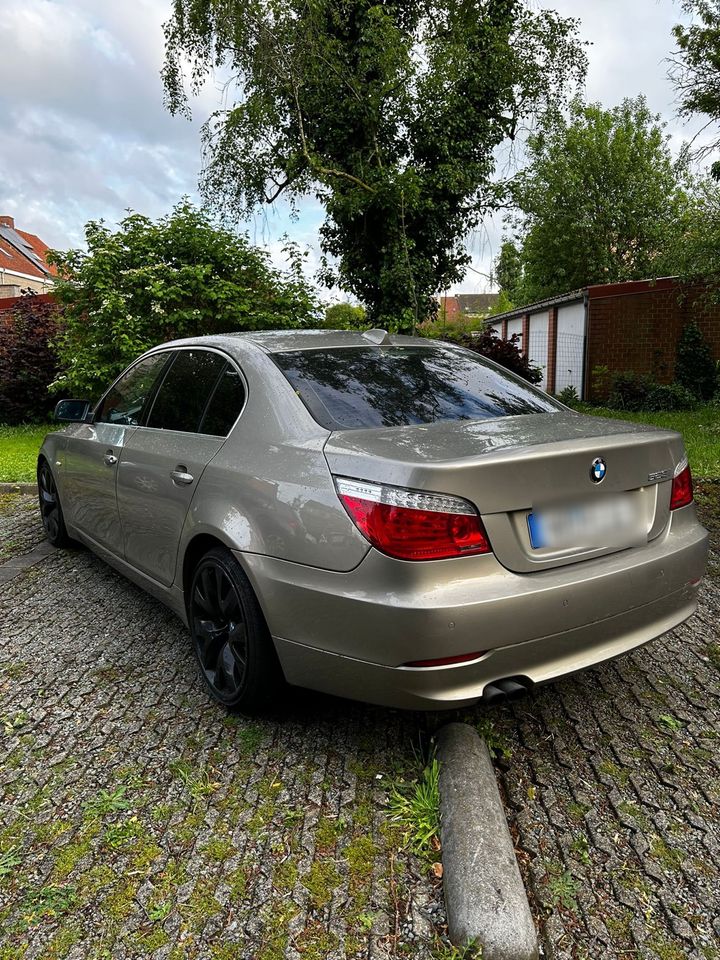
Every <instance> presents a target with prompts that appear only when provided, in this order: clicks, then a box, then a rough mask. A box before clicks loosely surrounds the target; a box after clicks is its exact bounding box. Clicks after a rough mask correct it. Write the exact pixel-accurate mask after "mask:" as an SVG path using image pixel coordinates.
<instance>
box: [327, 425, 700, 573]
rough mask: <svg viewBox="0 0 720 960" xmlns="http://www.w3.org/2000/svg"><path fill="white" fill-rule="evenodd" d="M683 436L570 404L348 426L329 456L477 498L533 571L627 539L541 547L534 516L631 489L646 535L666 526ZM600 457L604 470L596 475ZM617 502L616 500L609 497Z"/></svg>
mask: <svg viewBox="0 0 720 960" xmlns="http://www.w3.org/2000/svg"><path fill="white" fill-rule="evenodd" d="M683 455H684V448H683V442H682V438H681V436H680V435H679V434H677V433H674V432H672V431H665V430H658V429H656V428H654V427H650V426H646V425H643V424H634V423H627V422H623V421H618V420H608V419H603V418H593V417H586V416H581V415H579V414H575V413H573V412H570V411H568V412H567V413H565V412H559V413H552V414H529V415H523V416H512V417H501V418H497V419H494V420H485V421H455V422H452V423H448V422H444V423H433V424H428V425H418V426H410V427H390V428H380V429H368V430H345V431H338V432H335V433H333V434H331V435H330V437H329V438H328V441H327V443H326V445H325V456H326V458H327V461H328V464H329V466H330V470H331V471H332V473H333V474H335V475H339V476H347V477H353V478H357V479H363V480H373V481H376V482H382V483H387V484H393V485H396V486H401V487H410V488H413V489H418V490H427V491H433V492H438V493H447V494H454V495H457V496H461V497H464V498H465V499H467V500H469V501H471V502H472V503H474V504H475V506H476V507H477V509H478V511H479V512H480V514H481V516H482V518H483V521H484V523H485V527H486V529H487V532H488V535H489V537H490V542H491V544H492V547H493V551H494V553H495V554H496V556H497V558H498V560H499V561H500V562H501V563H502V564H504V565H505V566H506V567H508V568H509V569H511V570H514V571H517V572H531V571H536V570H540V569H543V568H546V567H551V566H558V565H560V564H564V563H571V562H576V561H578V560H580V559H589V558H590V557H594V556H598V555H601V554H602V553H609V552H612V551H614V550H617V549H621V548H622V547H623V546H628V545H629V543H628V542H627V541H626V540H625V539H623V537H622V536H619V537H618V538H617V539H613V542H608V543H605V544H594V545H593V546H590V547H588V546H587V545H584V546H583V545H580V544H578V545H576V546H574V547H573V546H570V547H567V546H566V547H565V548H563V549H549V548H539V549H537V548H534V547H533V546H532V543H531V540H530V533H529V529H528V515H529V514H530V513H533V512H534V511H537V510H538V508H540V509H541V510H542V509H553V508H558V507H562V506H563V505H566V506H569V505H574V504H586V503H592V502H595V501H596V500H597V498H600V497H604V498H608V495H611V494H614V495H616V496H617V495H624V497H626V498H628V500H629V502H630V504H631V510H632V513H633V515H634V516H637V518H638V526H639V527H640V528H641V529H642V533H643V537H642V538H643V539H645V540H647V539H652V538H654V537H655V536H657V535H658V534H659V533H660V532H661V531H662V530H663V529H664V527H665V525H666V524H667V520H668V515H669V502H670V487H671V483H672V477H673V472H674V470H675V467H676V466H677V465H678V463H679V462H680V461H681V459H682V457H683ZM596 458H602V459H603V460H604V462H605V465H606V470H607V472H606V475H605V477H604V479H603V480H602V482H600V483H595V482H593V480H592V479H591V476H590V473H591V465H592V463H593V461H594V460H595V459H596ZM608 502H609V499H608Z"/></svg>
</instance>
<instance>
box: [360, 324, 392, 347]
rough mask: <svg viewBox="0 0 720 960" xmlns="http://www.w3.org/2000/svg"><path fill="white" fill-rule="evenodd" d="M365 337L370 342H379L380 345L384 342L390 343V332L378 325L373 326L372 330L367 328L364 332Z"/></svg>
mask: <svg viewBox="0 0 720 960" xmlns="http://www.w3.org/2000/svg"><path fill="white" fill-rule="evenodd" d="M363 337H365V339H366V340H369V341H370V343H376V344H378V346H381V345H382V344H384V343H390V334H389V333H388V332H387V330H380V329H379V328H377V327H375V328H373V329H372V330H366V331H365V332H364V333H363Z"/></svg>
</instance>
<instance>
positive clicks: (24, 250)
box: [0, 216, 55, 298]
mask: <svg viewBox="0 0 720 960" xmlns="http://www.w3.org/2000/svg"><path fill="white" fill-rule="evenodd" d="M48 249H49V247H48V246H47V244H45V243H43V241H42V240H41V239H40V237H36V236H35V234H34V233H27V232H26V231H25V230H19V229H18V228H16V226H15V221H14V219H13V218H12V217H8V216H0V298H4V297H17V296H19V295H20V293H21V292H22V291H24V290H33V291H34V292H36V293H47V292H48V291H49V290H50V289H51V288H52V285H53V277H54V275H55V268H54V267H52V266H50V264H48V262H47V259H46V256H47V252H48Z"/></svg>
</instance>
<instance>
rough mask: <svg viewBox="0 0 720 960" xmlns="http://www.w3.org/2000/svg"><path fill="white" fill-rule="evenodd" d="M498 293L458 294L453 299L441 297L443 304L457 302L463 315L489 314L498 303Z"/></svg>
mask: <svg viewBox="0 0 720 960" xmlns="http://www.w3.org/2000/svg"><path fill="white" fill-rule="evenodd" d="M498 296H499V294H497V293H456V294H455V295H454V296H451V297H441V298H440V300H441V302H445V301H446V300H457V303H458V307H459V308H460V310H461V311H462V312H463V313H487V312H488V310H490V308H491V307H492V306H494V305H495V303H496V302H497V298H498Z"/></svg>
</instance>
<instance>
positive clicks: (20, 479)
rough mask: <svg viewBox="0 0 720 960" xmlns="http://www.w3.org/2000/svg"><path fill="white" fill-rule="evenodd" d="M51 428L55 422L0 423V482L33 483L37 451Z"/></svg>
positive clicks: (55, 427) (55, 426)
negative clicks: (10, 424) (20, 424)
mask: <svg viewBox="0 0 720 960" xmlns="http://www.w3.org/2000/svg"><path fill="white" fill-rule="evenodd" d="M51 430H57V424H54V425H53V424H48V423H40V424H37V423H31V424H23V425H22V426H20V427H6V426H3V425H2V424H0V483H34V481H35V471H36V469H37V457H38V451H39V450H40V446H41V444H42V442H43V440H44V439H45V434H46V433H49V432H50V431H51Z"/></svg>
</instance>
